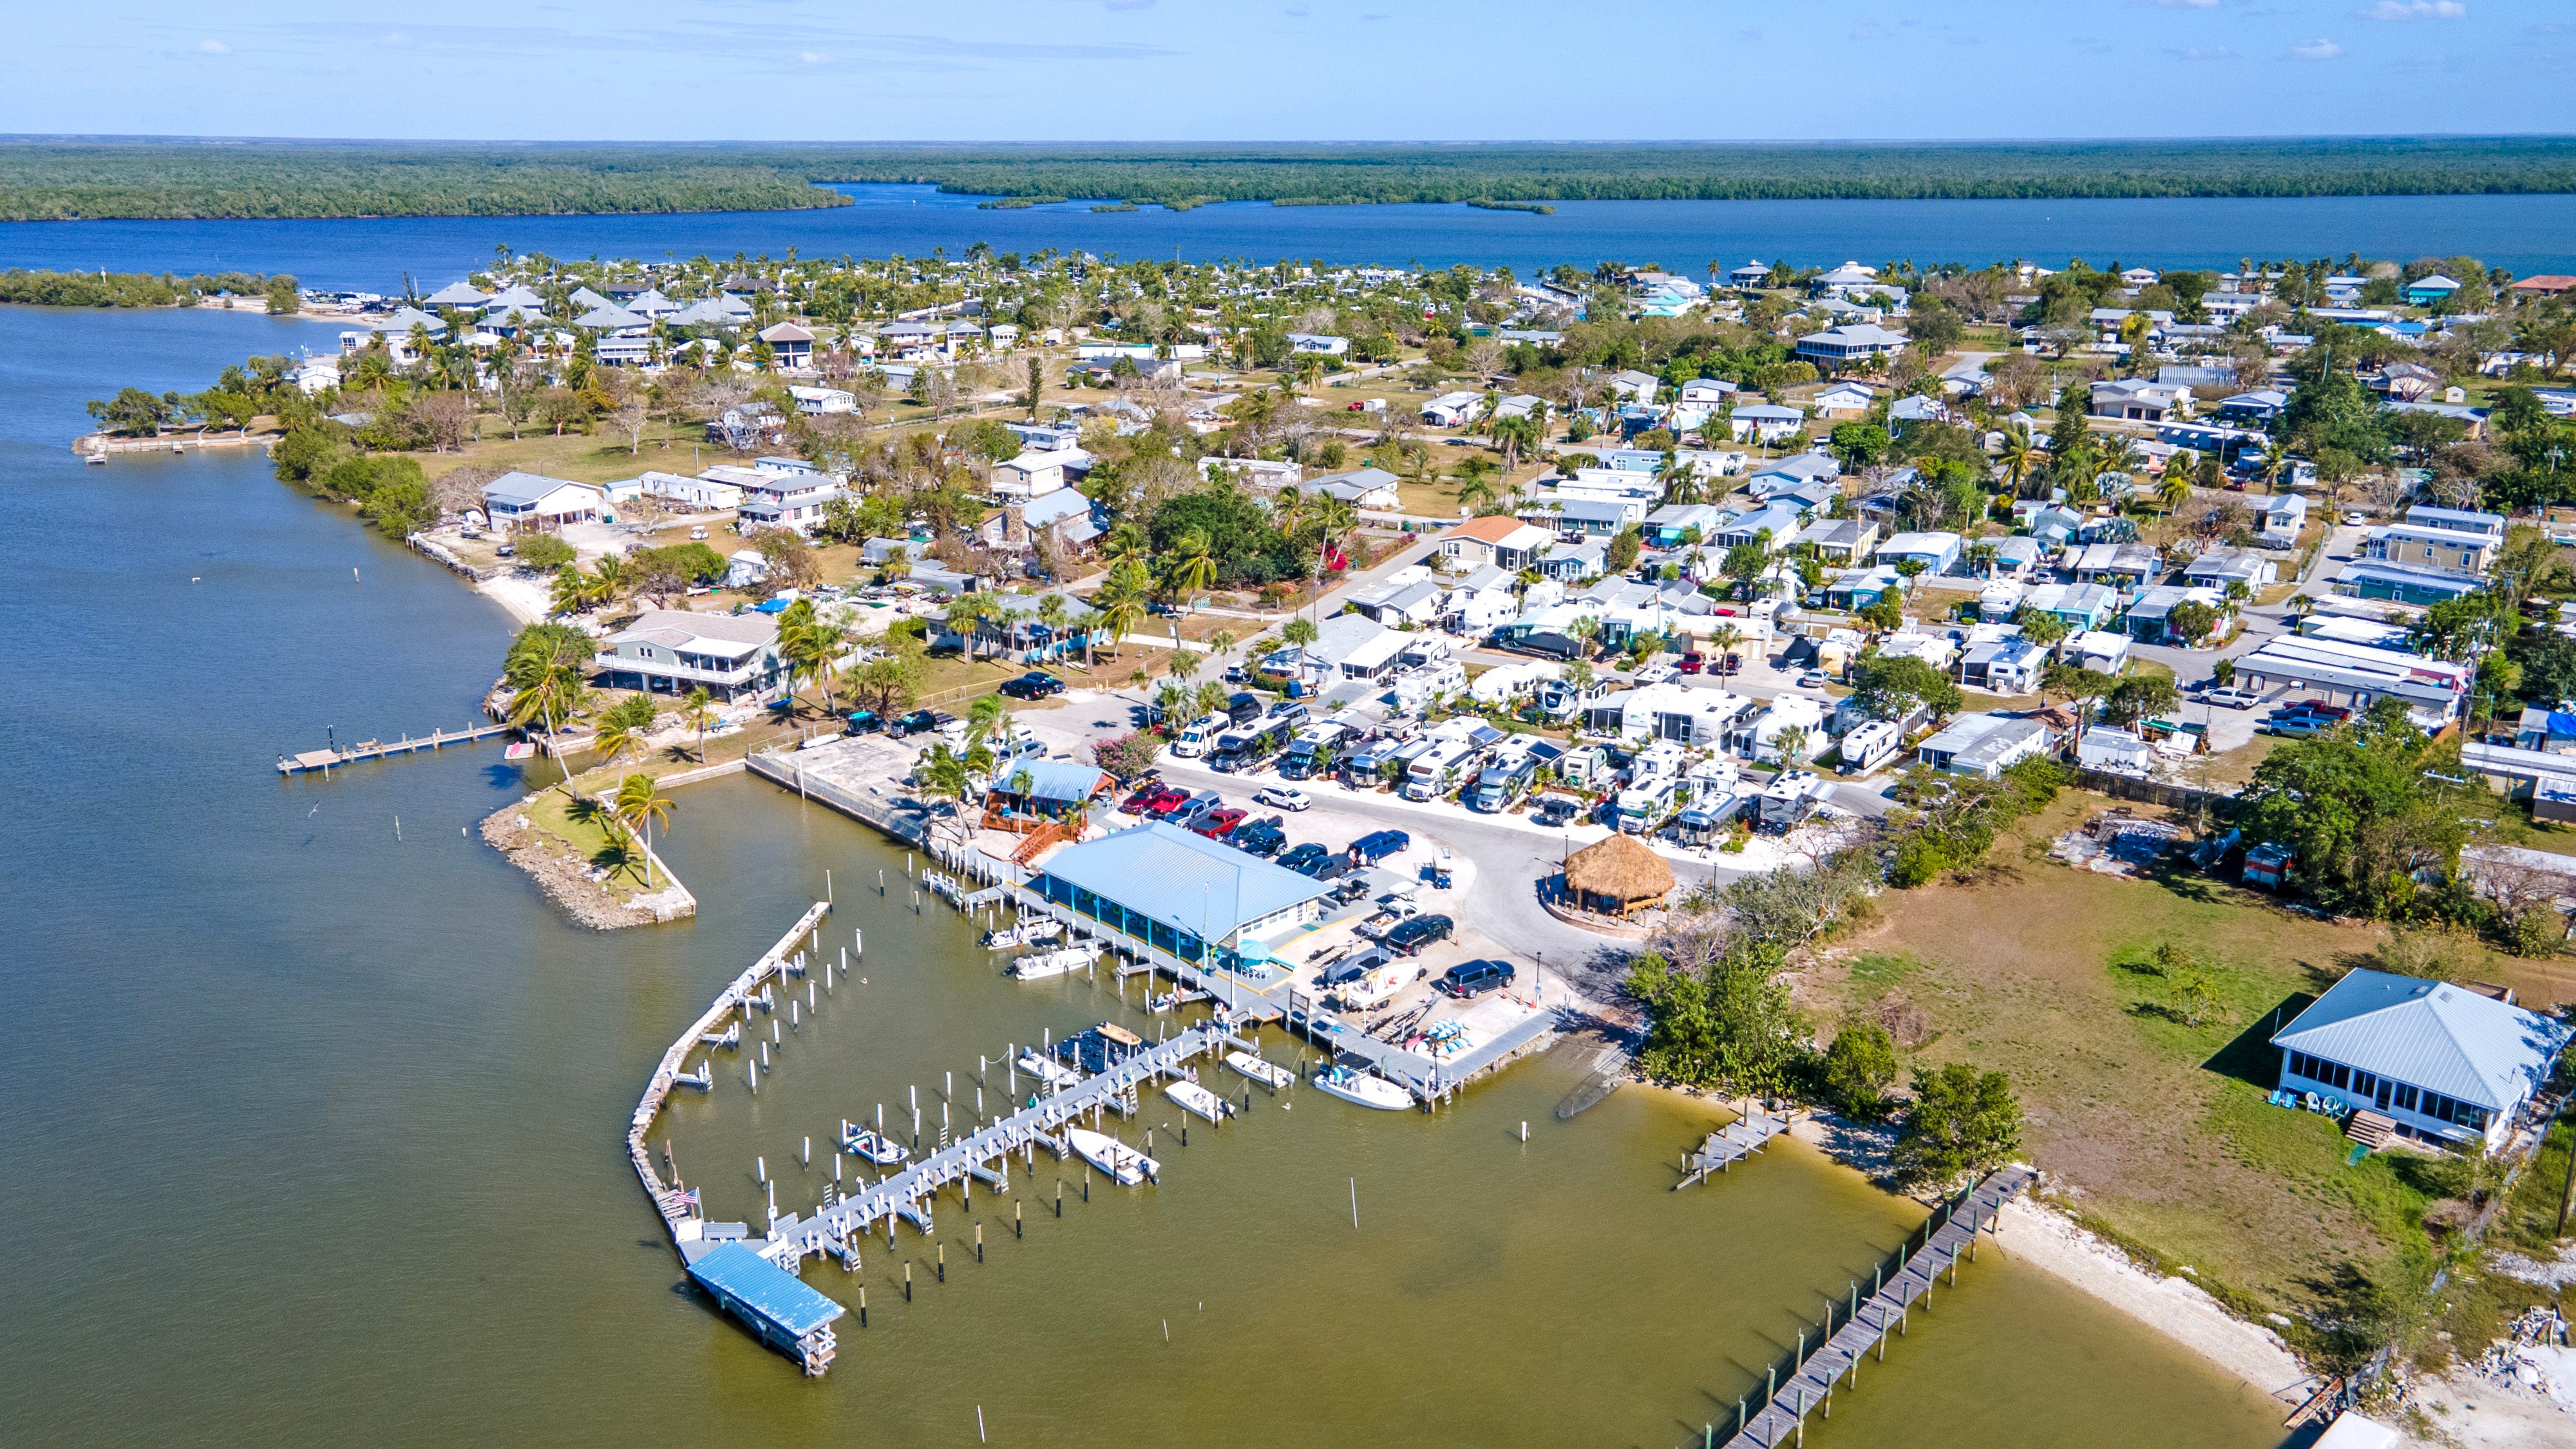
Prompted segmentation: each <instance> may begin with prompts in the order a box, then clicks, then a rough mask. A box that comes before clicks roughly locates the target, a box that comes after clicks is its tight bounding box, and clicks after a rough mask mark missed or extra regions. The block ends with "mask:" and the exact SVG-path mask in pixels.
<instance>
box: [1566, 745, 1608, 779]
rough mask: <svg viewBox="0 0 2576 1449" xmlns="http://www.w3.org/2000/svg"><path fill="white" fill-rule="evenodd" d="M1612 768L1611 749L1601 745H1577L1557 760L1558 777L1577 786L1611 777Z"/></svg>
mask: <svg viewBox="0 0 2576 1449" xmlns="http://www.w3.org/2000/svg"><path fill="white" fill-rule="evenodd" d="M1611 770H1612V766H1611V763H1610V751H1609V750H1607V749H1606V748H1604V747H1602V746H1600V745H1577V746H1575V747H1574V748H1573V749H1570V750H1568V751H1566V752H1565V758H1563V759H1561V760H1559V761H1557V762H1556V778H1558V779H1559V780H1562V781H1564V782H1565V783H1566V784H1568V785H1573V786H1575V787H1577V788H1586V787H1590V786H1593V785H1597V784H1599V783H1600V782H1602V781H1604V780H1607V779H1609V778H1610V774H1611Z"/></svg>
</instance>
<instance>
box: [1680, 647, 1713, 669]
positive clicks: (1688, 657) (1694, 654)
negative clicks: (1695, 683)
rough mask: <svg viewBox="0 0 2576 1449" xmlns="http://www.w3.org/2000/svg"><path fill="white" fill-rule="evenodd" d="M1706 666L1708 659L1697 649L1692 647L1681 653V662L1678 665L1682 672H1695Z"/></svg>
mask: <svg viewBox="0 0 2576 1449" xmlns="http://www.w3.org/2000/svg"><path fill="white" fill-rule="evenodd" d="M1707 666H1708V661H1707V660H1706V659H1704V658H1702V657H1701V656H1700V652H1699V651H1698V650H1696V649H1693V650H1691V651H1689V652H1688V653H1686V654H1684V655H1682V659H1681V664H1680V665H1679V666H1678V667H1679V668H1680V669H1681V672H1682V673H1684V674H1697V673H1699V672H1700V670H1702V669H1704V668H1706V667H1707Z"/></svg>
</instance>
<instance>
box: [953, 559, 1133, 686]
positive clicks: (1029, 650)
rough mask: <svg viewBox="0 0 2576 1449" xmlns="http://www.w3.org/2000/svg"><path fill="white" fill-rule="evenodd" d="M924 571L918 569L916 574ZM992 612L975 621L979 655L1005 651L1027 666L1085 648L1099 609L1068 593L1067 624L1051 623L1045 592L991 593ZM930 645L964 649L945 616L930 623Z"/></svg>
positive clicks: (1075, 652)
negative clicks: (1044, 614)
mask: <svg viewBox="0 0 2576 1449" xmlns="http://www.w3.org/2000/svg"><path fill="white" fill-rule="evenodd" d="M921 572H922V571H921V570H919V569H915V570H914V575H915V577H919V576H920V574H921ZM983 597H984V598H986V599H987V600H989V601H991V603H992V606H993V607H992V610H991V612H990V613H988V614H987V615H986V616H985V617H983V618H980V619H977V620H976V621H975V653H976V655H977V657H979V658H990V657H993V656H995V655H1000V656H1002V657H1005V658H1009V659H1014V660H1017V661H1018V662H1020V663H1022V664H1043V663H1045V662H1047V661H1048V660H1050V659H1059V658H1062V657H1063V656H1065V655H1067V654H1079V653H1081V652H1082V647H1083V643H1084V641H1085V640H1086V639H1088V638H1089V637H1090V634H1091V627H1092V621H1093V620H1094V619H1096V618H1098V617H1099V613H1098V611H1097V610H1095V609H1093V608H1092V607H1091V606H1090V605H1089V604H1086V603H1084V602H1083V601H1082V600H1080V599H1077V598H1075V597H1073V596H1072V595H1070V594H1066V595H1064V596H1063V598H1064V602H1065V605H1066V608H1065V611H1064V622H1063V623H1062V624H1061V625H1058V626H1054V627H1050V626H1049V625H1048V624H1047V623H1046V621H1045V620H1043V619H1041V618H1040V617H1039V613H1040V611H1041V610H1043V609H1044V608H1045V607H1046V599H1047V597H1048V596H1047V595H1044V594H986V595H984V596H983ZM930 645H931V647H932V648H934V649H962V648H963V647H964V645H965V640H964V638H963V637H962V636H961V635H959V634H958V633H957V631H956V630H955V629H953V628H951V627H950V626H949V625H948V623H947V622H946V621H945V619H933V620H932V621H931V622H930Z"/></svg>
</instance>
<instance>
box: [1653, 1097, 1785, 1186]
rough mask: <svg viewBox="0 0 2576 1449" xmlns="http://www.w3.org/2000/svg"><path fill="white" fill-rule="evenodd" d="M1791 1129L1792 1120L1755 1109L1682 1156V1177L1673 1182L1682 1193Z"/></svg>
mask: <svg viewBox="0 0 2576 1449" xmlns="http://www.w3.org/2000/svg"><path fill="white" fill-rule="evenodd" d="M1788 1130H1789V1119H1788V1118H1786V1117H1775V1116H1773V1115H1771V1114H1770V1113H1768V1112H1764V1111H1760V1110H1755V1111H1752V1112H1749V1113H1747V1114H1746V1115H1744V1116H1742V1117H1738V1118H1736V1119H1735V1120H1734V1121H1732V1122H1729V1123H1727V1124H1726V1125H1725V1126H1724V1127H1721V1128H1719V1129H1718V1130H1717V1131H1715V1132H1711V1133H1710V1134H1708V1140H1707V1141H1706V1142H1703V1143H1701V1144H1700V1146H1699V1151H1697V1152H1688V1153H1684V1154H1683V1155H1682V1180H1681V1181H1679V1182H1677V1183H1674V1184H1673V1191H1675V1192H1679V1191H1681V1190H1682V1189H1683V1188H1686V1187H1688V1186H1690V1185H1691V1184H1692V1183H1695V1182H1697V1181H1699V1180H1700V1179H1701V1178H1704V1177H1706V1176H1708V1175H1709V1174H1710V1173H1712V1172H1724V1171H1726V1170H1727V1169H1728V1168H1730V1167H1733V1166H1734V1165H1735V1164H1737V1163H1739V1162H1742V1161H1743V1160H1744V1159H1746V1158H1748V1157H1751V1156H1752V1155H1753V1154H1754V1153H1757V1152H1759V1151H1761V1150H1762V1149H1763V1148H1764V1147H1765V1146H1767V1145H1768V1144H1769V1143H1770V1141H1771V1139H1772V1138H1774V1137H1777V1136H1779V1135H1780V1134H1781V1133H1783V1132H1786V1131H1788Z"/></svg>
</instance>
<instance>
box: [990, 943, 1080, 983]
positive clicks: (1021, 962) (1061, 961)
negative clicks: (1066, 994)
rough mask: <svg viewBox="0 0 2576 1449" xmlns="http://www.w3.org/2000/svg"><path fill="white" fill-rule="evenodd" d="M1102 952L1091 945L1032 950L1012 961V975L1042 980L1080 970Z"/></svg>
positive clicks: (1018, 978) (1028, 979)
mask: <svg viewBox="0 0 2576 1449" xmlns="http://www.w3.org/2000/svg"><path fill="white" fill-rule="evenodd" d="M1099 955H1100V953H1099V952H1098V951H1096V950H1094V949H1093V948H1092V947H1089V946H1065V947H1061V948H1059V949H1057V950H1053V951H1032V952H1030V953H1029V954H1028V955H1026V956H1022V957H1020V958H1019V959H1017V960H1015V961H1013V962H1012V963H1011V969H1010V975H1011V976H1012V977H1013V978H1014V979H1016V980H1020V981H1042V980H1045V979H1046V978H1047V977H1050V976H1062V975H1064V974H1066V973H1067V972H1071V971H1080V970H1084V969H1085V968H1087V967H1089V966H1090V965H1091V963H1092V962H1093V961H1095V960H1097V959H1099Z"/></svg>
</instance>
